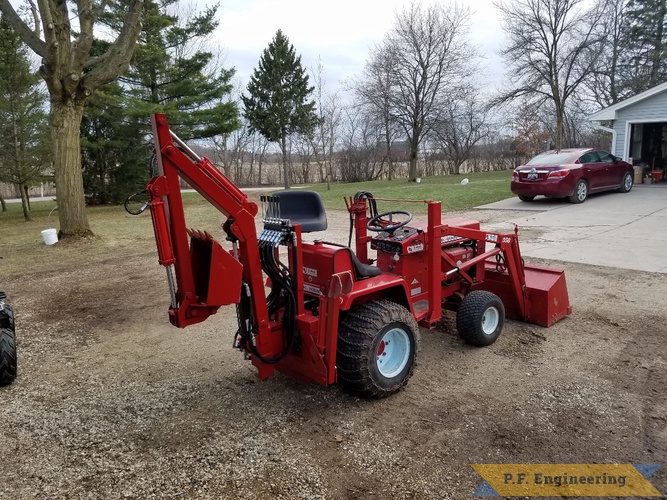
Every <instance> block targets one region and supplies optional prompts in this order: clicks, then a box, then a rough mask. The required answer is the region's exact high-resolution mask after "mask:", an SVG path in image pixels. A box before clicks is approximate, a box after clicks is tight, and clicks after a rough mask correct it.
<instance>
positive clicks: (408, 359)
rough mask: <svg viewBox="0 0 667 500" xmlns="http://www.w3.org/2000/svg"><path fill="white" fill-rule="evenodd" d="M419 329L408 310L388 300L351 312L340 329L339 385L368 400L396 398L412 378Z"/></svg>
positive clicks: (337, 363) (362, 306) (355, 308)
mask: <svg viewBox="0 0 667 500" xmlns="http://www.w3.org/2000/svg"><path fill="white" fill-rule="evenodd" d="M418 349H419V326H417V322H416V321H415V319H414V318H413V317H412V314H411V313H410V311H408V310H407V309H406V308H405V307H403V306H401V305H399V304H396V303H394V302H389V301H387V300H377V301H369V302H366V303H364V304H360V305H358V306H355V307H354V308H352V309H351V310H350V311H349V312H348V313H347V314H346V315H345V317H344V319H343V320H342V321H341V323H340V326H339V328H338V349H337V352H336V366H337V368H338V382H339V383H340V384H341V385H342V386H343V387H345V388H346V389H348V390H350V391H352V392H354V393H357V394H359V395H362V396H366V397H374V398H381V397H384V396H388V395H390V394H393V393H394V392H396V391H398V390H399V389H401V388H402V387H403V386H405V384H407V382H408V379H409V378H410V377H411V376H412V372H413V370H414V367H415V364H416V358H417V351H418Z"/></svg>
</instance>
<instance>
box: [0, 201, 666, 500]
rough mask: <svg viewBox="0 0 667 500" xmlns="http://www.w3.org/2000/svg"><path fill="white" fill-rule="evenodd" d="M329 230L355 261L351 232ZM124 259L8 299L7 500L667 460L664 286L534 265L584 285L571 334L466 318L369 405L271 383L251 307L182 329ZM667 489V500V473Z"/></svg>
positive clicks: (244, 491)
mask: <svg viewBox="0 0 667 500" xmlns="http://www.w3.org/2000/svg"><path fill="white" fill-rule="evenodd" d="M481 213H482V214H483V215H484V219H483V220H484V222H485V223H488V224H494V223H500V222H502V217H503V215H502V214H493V215H492V216H491V215H489V213H488V212H486V211H485V212H481ZM462 215H464V216H469V217H471V218H475V217H476V214H475V213H467V214H462ZM477 218H479V217H477ZM330 222H331V224H330V230H329V232H328V233H327V235H326V238H327V239H334V240H335V241H340V242H341V243H343V242H346V241H347V225H348V219H347V214H344V213H333V214H330ZM522 236H523V238H524V239H526V238H527V236H526V235H523V234H522ZM528 237H530V236H528ZM146 242H148V243H149V244H152V243H151V240H150V235H148V237H147V239H146ZM97 244H99V242H98V243H97ZM114 252H115V253H114ZM114 252H111V251H110V252H109V253H108V254H107V255H105V256H104V258H98V259H96V260H85V261H80V262H76V263H75V264H74V263H73V264H72V265H69V266H66V267H65V268H64V269H60V270H58V271H52V272H45V273H30V272H26V273H23V274H20V275H13V276H12V277H10V278H9V280H7V281H5V282H3V287H4V288H5V289H7V290H10V291H11V297H10V298H11V301H12V303H13V304H14V306H15V309H16V313H17V333H18V341H19V377H18V379H17V381H16V383H15V384H14V385H12V386H10V387H8V388H4V389H2V390H0V400H2V405H1V406H0V420H2V421H3V422H4V425H3V426H2V429H1V430H0V439H1V440H2V441H1V442H2V446H0V460H1V461H2V464H3V478H2V481H0V496H1V497H3V498H12V499H14V498H34V497H38V498H141V499H146V498H170V497H176V498H216V499H217V498H247V499H251V498H252V499H273V498H285V499H287V498H289V499H292V498H306V499H310V498H333V499H339V498H340V499H365V498H378V499H384V498H420V499H421V498H428V499H434V498H435V499H445V498H467V497H469V495H470V493H471V492H472V491H473V490H474V489H475V488H476V487H477V486H478V485H479V484H480V481H481V479H480V477H479V476H478V475H477V474H476V473H475V472H474V471H473V470H472V468H471V467H470V465H469V464H471V463H530V462H533V463H544V462H547V463H586V462H594V463H598V462H600V463H661V462H665V458H666V457H667V431H665V429H667V420H666V417H665V415H667V398H666V396H665V390H664V388H665V386H666V385H667V349H666V348H665V341H666V340H667V322H665V317H667V309H666V308H667V305H666V304H667V303H666V302H665V301H664V300H662V299H659V300H657V299H656V298H663V297H665V296H667V283H666V282H665V280H664V276H661V275H657V274H650V273H640V272H635V271H625V270H619V269H611V268H598V267H591V266H583V265H576V264H567V263H554V262H539V261H535V260H533V261H531V262H529V263H532V264H548V265H551V266H553V267H564V268H565V269H566V275H567V280H568V286H569V290H570V300H571V303H572V304H573V307H574V312H573V314H572V315H571V316H570V317H569V318H567V319H565V320H563V321H561V322H559V323H557V324H556V325H554V326H553V327H551V328H549V329H544V328H540V327H535V326H533V325H526V324H523V323H520V322H516V321H507V322H506V326H505V329H504V331H503V334H502V335H501V337H500V338H499V340H498V341H497V342H496V344H494V345H493V346H491V347H489V348H485V349H476V348H471V347H468V346H467V345H465V344H464V343H463V342H462V341H461V340H460V339H459V338H458V337H457V336H456V334H455V317H453V316H451V315H449V316H448V317H446V318H445V319H444V320H443V321H442V322H441V323H440V325H439V328H438V330H435V331H432V332H428V331H425V330H424V331H422V350H421V352H420V359H419V365H418V367H417V368H416V370H415V374H414V376H413V378H412V379H411V380H410V383H409V384H408V386H407V388H406V390H404V391H401V392H400V393H398V394H396V395H394V396H392V397H390V398H387V399H384V400H380V401H366V400H360V399H357V398H354V397H352V396H350V395H348V394H347V393H345V392H344V391H342V390H341V389H340V388H338V387H331V388H322V387H319V386H316V385H312V384H311V385H304V384H301V383H298V382H296V381H294V380H291V379H289V378H287V377H285V376H283V375H277V376H276V377H273V378H272V379H269V380H267V381H264V382H260V381H258V380H257V378H256V376H255V372H254V369H253V368H252V367H251V365H250V364H249V363H248V362H246V361H244V360H243V358H242V355H241V354H240V353H238V352H237V351H235V350H233V349H232V347H231V345H232V338H233V335H234V331H235V329H236V318H235V314H234V308H232V307H229V308H225V309H224V310H222V311H221V312H220V313H219V314H218V315H216V316H214V317H212V318H211V319H210V320H208V321H207V322H205V323H203V324H200V325H195V326H193V327H190V328H189V329H188V330H186V331H181V330H177V329H175V328H173V327H171V326H170V325H169V323H168V320H167V306H168V300H169V299H168V293H167V288H166V284H165V282H164V272H163V270H162V269H160V268H159V266H158V265H157V264H156V257H155V253H154V252H153V250H152V248H150V247H146V248H144V249H143V250H142V252H141V253H138V252H137V251H136V250H135V251H132V250H131V249H128V248H124V249H120V250H115V251H114ZM25 267H26V269H29V263H26V266H25ZM651 481H652V483H653V484H654V485H655V486H656V487H657V488H658V489H659V490H661V491H662V492H663V493H665V492H667V465H664V466H663V468H661V469H660V470H659V471H658V472H657V473H656V474H655V475H654V476H653V478H652V479H651Z"/></svg>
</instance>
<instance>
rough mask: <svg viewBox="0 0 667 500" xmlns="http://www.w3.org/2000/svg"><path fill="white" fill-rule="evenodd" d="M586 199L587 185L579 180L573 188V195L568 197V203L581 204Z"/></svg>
mask: <svg viewBox="0 0 667 500" xmlns="http://www.w3.org/2000/svg"><path fill="white" fill-rule="evenodd" d="M586 198H588V183H587V182H586V181H585V180H583V179H581V180H580V181H579V182H577V185H576V186H575V187H574V193H572V195H571V196H570V197H569V199H570V203H583V202H584V201H586Z"/></svg>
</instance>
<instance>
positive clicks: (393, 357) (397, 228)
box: [147, 115, 571, 397]
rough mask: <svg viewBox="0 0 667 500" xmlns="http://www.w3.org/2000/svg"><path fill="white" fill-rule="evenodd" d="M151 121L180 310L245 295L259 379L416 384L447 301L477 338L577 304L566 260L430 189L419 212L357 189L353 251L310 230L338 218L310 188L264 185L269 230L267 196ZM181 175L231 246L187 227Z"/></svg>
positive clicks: (213, 306)
mask: <svg viewBox="0 0 667 500" xmlns="http://www.w3.org/2000/svg"><path fill="white" fill-rule="evenodd" d="M152 125H153V134H154V141H155V151H156V157H157V165H158V172H157V174H156V175H155V176H154V177H153V178H152V179H151V181H150V182H149V184H148V186H147V191H148V193H149V196H150V201H149V202H148V206H149V207H150V211H151V216H152V220H153V228H154V232H155V238H156V242H157V248H158V255H159V262H160V264H162V265H163V266H165V267H166V268H167V279H168V282H169V286H170V290H171V306H170V308H169V318H170V321H171V323H172V324H173V325H175V326H178V327H186V326H188V325H192V324H194V323H198V322H201V321H204V320H205V319H206V318H208V317H209V316H210V315H211V314H214V313H215V312H216V311H217V310H218V308H219V307H220V306H222V305H227V304H236V307H237V315H238V323H239V326H238V330H237V332H236V338H235V342H234V345H235V346H236V347H237V348H239V349H240V350H242V351H243V352H244V353H246V355H248V356H249V358H250V360H251V361H252V363H253V364H254V365H255V366H256V367H257V369H258V372H259V373H258V375H259V377H260V378H261V379H266V378H268V377H270V376H271V375H273V374H274V371H275V370H276V369H277V370H279V371H281V372H284V373H286V374H288V375H290V376H293V377H295V378H298V379H300V380H304V381H315V382H318V383H320V384H322V385H325V386H326V385H330V384H333V383H340V384H342V385H343V386H345V387H346V388H348V389H350V390H351V391H353V392H355V393H357V394H361V395H364V396H370V397H382V396H386V395H389V394H391V393H393V392H396V391H397V390H399V389H400V388H401V387H403V386H404V385H405V384H406V383H407V381H408V379H409V378H410V376H411V375H412V372H413V368H414V365H415V360H416V356H417V352H418V347H419V327H420V326H421V327H424V328H429V329H432V328H434V327H435V325H436V323H437V322H438V320H439V319H440V318H441V315H442V309H443V308H446V309H451V310H455V311H456V312H457V328H458V332H459V334H460V335H461V337H462V338H463V339H464V340H465V341H466V342H468V343H470V344H473V345H476V346H487V345H489V344H492V343H493V342H494V341H495V340H496V338H497V337H498V335H499V334H500V332H501V330H502V327H503V323H504V319H505V316H507V317H510V318H515V319H519V320H522V321H526V322H530V323H535V324H538V325H542V326H545V327H546V326H549V325H551V324H553V323H555V322H556V321H558V320H560V319H561V318H563V317H565V316H566V315H568V314H569V313H570V312H571V308H570V305H569V300H568V294H567V287H566V284H565V276H564V273H563V271H560V270H555V269H549V268H543V267H533V266H527V265H524V262H523V260H522V258H521V254H520V252H519V244H518V238H517V231H516V230H515V232H514V233H513V234H498V233H495V232H488V231H482V230H481V229H480V225H479V222H476V221H470V220H461V219H442V217H441V207H440V202H434V201H425V202H418V203H425V204H426V205H427V219H426V220H425V221H423V222H417V221H413V220H412V214H410V213H409V212H406V211H390V212H385V213H378V211H377V202H378V201H381V200H380V199H378V198H374V197H372V195H370V193H365V192H361V193H357V195H355V196H354V197H352V198H350V199H347V200H345V203H346V206H347V209H348V211H349V213H350V218H351V228H350V231H351V234H350V240H351V239H352V233H354V239H355V248H356V252H355V251H353V250H352V249H351V248H350V247H349V246H344V245H339V244H335V243H330V242H325V241H321V240H314V241H312V242H306V241H303V239H302V236H303V234H305V233H310V232H316V231H322V230H325V229H326V228H327V219H326V214H325V212H324V209H323V206H322V202H321V200H320V198H319V195H318V194H317V193H314V192H311V191H302V190H289V191H282V192H278V193H275V194H274V195H273V196H266V197H262V198H261V201H262V208H263V210H262V215H263V230H261V232H260V233H259V235H258V234H257V230H256V226H255V217H256V216H257V214H258V212H259V207H258V206H257V204H256V203H254V202H252V201H250V200H249V199H248V197H247V196H246V195H245V194H244V193H243V192H242V191H241V190H239V189H238V188H237V187H236V186H235V185H234V184H233V183H232V182H231V181H230V180H229V179H227V178H226V177H225V176H224V175H223V174H222V173H221V172H220V171H219V170H218V169H217V168H216V167H215V166H214V165H213V164H212V163H211V162H210V161H209V160H208V159H206V158H200V157H199V156H198V155H197V154H195V153H194V152H193V151H192V150H191V149H190V148H189V147H188V146H187V145H186V144H185V143H184V142H183V141H181V140H180V139H179V138H178V137H177V136H176V135H175V134H173V133H172V132H171V131H170V130H169V127H168V125H167V121H166V119H165V117H164V115H154V116H153V117H152ZM179 178H182V179H184V180H185V181H186V182H187V183H188V184H189V185H190V186H192V187H193V188H194V189H195V190H197V191H198V192H199V193H200V194H201V195H202V196H203V197H204V198H205V199H206V200H208V201H209V202H210V203H211V204H212V205H213V206H214V207H215V208H216V209H218V210H219V211H220V212H221V213H223V214H224V215H225V216H226V217H227V220H226V222H225V223H224V224H223V226H222V229H223V231H224V233H225V235H226V240H227V241H228V242H229V243H228V244H227V245H226V246H227V248H223V246H222V245H221V244H220V243H219V242H218V241H216V240H215V238H213V237H212V236H211V235H210V234H208V233H206V232H200V231H196V230H188V229H187V227H186V222H185V214H184V210H183V203H182V198H181V190H180V185H179ZM402 201H404V200H402ZM369 232H370V233H372V235H369ZM369 246H370V250H374V251H375V252H376V254H377V259H376V260H372V259H370V258H369ZM281 250H282V252H281Z"/></svg>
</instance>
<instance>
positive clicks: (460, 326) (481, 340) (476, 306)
mask: <svg viewBox="0 0 667 500" xmlns="http://www.w3.org/2000/svg"><path fill="white" fill-rule="evenodd" d="M504 323H505V306H504V305H503V301H502V300H500V298H499V297H498V296H497V295H495V294H493V293H491V292H486V291H482V290H475V291H473V292H470V293H468V295H466V296H465V297H464V298H463V300H462V301H461V304H460V305H459V310H458V312H457V313H456V329H457V330H458V332H459V336H460V337H461V338H462V339H463V340H464V341H465V342H467V343H468V344H471V345H474V346H477V347H486V346H488V345H491V344H493V343H494V342H495V341H496V339H497V338H498V336H499V335H500V332H501V331H502V329H503V324H504Z"/></svg>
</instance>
